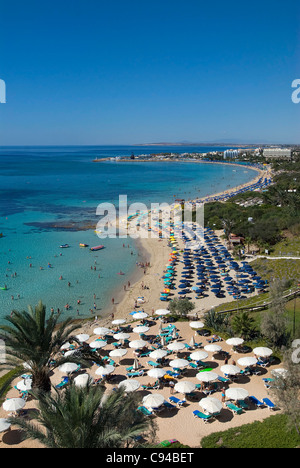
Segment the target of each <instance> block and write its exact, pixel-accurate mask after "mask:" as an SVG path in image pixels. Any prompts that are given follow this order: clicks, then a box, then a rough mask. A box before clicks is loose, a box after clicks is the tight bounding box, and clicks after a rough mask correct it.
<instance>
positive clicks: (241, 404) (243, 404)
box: [237, 400, 249, 410]
mask: <svg viewBox="0 0 300 468" xmlns="http://www.w3.org/2000/svg"><path fill="white" fill-rule="evenodd" d="M237 405H238V407H239V408H242V409H244V410H247V409H249V405H247V403H246V402H245V401H244V400H238V401H237Z"/></svg>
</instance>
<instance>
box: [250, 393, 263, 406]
mask: <svg viewBox="0 0 300 468" xmlns="http://www.w3.org/2000/svg"><path fill="white" fill-rule="evenodd" d="M249 400H250V401H251V402H252V403H254V405H255V406H257V407H258V408H261V407H263V406H264V405H265V404H264V403H263V402H261V401H259V400H258V399H257V398H256V397H255V396H249Z"/></svg>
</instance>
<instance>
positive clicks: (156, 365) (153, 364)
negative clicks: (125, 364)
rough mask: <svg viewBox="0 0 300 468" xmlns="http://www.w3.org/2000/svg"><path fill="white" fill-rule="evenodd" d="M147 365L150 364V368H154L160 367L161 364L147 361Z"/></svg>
mask: <svg viewBox="0 0 300 468" xmlns="http://www.w3.org/2000/svg"><path fill="white" fill-rule="evenodd" d="M147 364H149V366H152V367H160V364H159V362H155V361H147Z"/></svg>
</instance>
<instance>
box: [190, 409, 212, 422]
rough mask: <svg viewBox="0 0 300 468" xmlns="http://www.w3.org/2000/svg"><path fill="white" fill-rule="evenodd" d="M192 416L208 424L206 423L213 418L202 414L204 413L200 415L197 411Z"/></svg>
mask: <svg viewBox="0 0 300 468" xmlns="http://www.w3.org/2000/svg"><path fill="white" fill-rule="evenodd" d="M193 415H194V418H199V419H202V421H204V423H208V421H210V420H211V419H212V417H213V416H212V415H211V414H204V413H201V411H199V410H195V411H193Z"/></svg>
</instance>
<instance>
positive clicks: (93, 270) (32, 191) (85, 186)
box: [0, 146, 255, 322]
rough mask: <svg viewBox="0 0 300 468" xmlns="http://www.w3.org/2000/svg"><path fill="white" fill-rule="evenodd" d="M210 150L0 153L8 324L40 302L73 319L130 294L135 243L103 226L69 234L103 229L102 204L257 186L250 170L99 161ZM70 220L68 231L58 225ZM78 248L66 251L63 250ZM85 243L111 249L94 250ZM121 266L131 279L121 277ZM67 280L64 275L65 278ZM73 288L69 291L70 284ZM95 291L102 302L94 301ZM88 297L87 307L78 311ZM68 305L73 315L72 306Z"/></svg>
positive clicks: (1, 296) (0, 269)
mask: <svg viewBox="0 0 300 468" xmlns="http://www.w3.org/2000/svg"><path fill="white" fill-rule="evenodd" d="M225 149H226V148H225V147H222V148H215V147H213V148H206V147H162V146H159V147H153V146H149V147H147V146H142V147H137V146H132V147H131V146H124V147H121V146H115V147H113V146H107V147H104V146H95V147H93V146H88V147H32V148H30V147H26V148H21V147H10V148H4V147H2V148H1V147H0V232H2V233H3V237H2V238H0V287H4V285H6V286H7V288H8V289H7V291H5V290H0V322H1V321H2V318H3V316H5V315H7V314H9V313H10V312H11V310H12V309H18V310H23V309H27V305H28V304H32V305H35V304H36V303H37V302H38V301H39V300H40V299H42V300H43V302H44V303H45V304H46V305H47V308H48V309H49V310H50V308H51V307H53V308H54V309H55V310H57V308H59V309H60V310H61V311H64V314H65V316H67V315H71V316H73V317H77V310H78V309H79V311H80V312H79V313H80V317H83V316H90V315H91V313H90V309H92V310H93V309H94V303H95V304H96V309H97V312H96V313H97V315H100V314H101V310H104V309H105V308H107V307H108V306H109V304H110V301H111V297H112V295H113V293H114V291H116V290H117V289H118V288H119V289H122V288H123V283H124V278H125V281H127V278H128V277H129V275H130V274H132V272H134V271H135V269H136V268H137V267H136V262H137V261H139V257H138V256H137V255H138V254H137V250H136V248H135V245H134V242H133V241H132V240H131V239H128V240H126V242H125V244H126V246H125V248H124V247H123V243H124V239H104V240H101V239H99V238H98V237H97V236H96V234H95V232H94V229H90V230H85V231H79V230H77V229H71V228H70V229H66V225H70V224H71V223H75V225H76V224H78V225H81V224H84V225H86V224H88V225H90V226H93V227H96V224H97V221H98V219H97V216H96V208H97V205H98V204H99V203H102V202H111V203H114V204H117V203H118V198H119V195H127V197H128V203H133V202H143V203H145V204H147V206H150V203H155V202H167V203H172V202H173V201H174V198H185V199H189V198H195V197H203V196H205V195H209V194H212V193H215V192H220V191H222V190H225V189H228V188H230V187H234V186H236V185H239V184H242V183H245V182H248V181H249V180H250V179H252V178H253V177H254V175H255V174H254V172H253V171H252V170H250V169H249V168H245V167H241V168H237V167H232V166H226V165H216V164H197V163H192V162H178V163H167V162H156V163H155V162H153V163H144V164H142V163H136V162H132V163H131V162H126V163H120V162H113V161H105V162H103V163H94V162H93V159H94V158H102V157H103V158H106V157H115V156H130V155H131V154H132V153H134V154H135V155H138V154H151V153H155V152H168V151H173V152H180V153H184V152H191V151H199V152H206V151H209V150H220V151H221V150H225ZM54 224H55V225H56V226H57V225H59V224H61V228H59V227H54ZM65 243H67V244H69V245H70V248H68V249H61V248H60V245H61V244H65ZM79 243H86V244H89V245H90V246H91V245H99V244H104V245H105V249H103V250H101V251H98V252H91V251H90V250H89V249H84V248H79ZM120 270H122V271H123V272H124V273H125V276H120V275H118V272H119V271H120ZM60 277H62V278H63V279H59V278H60ZM69 283H70V285H69ZM94 294H95V295H96V299H95V300H94ZM77 300H80V302H81V304H80V306H78V305H77ZM66 304H69V305H70V309H69V310H68V311H67V310H65V305H66Z"/></svg>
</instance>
